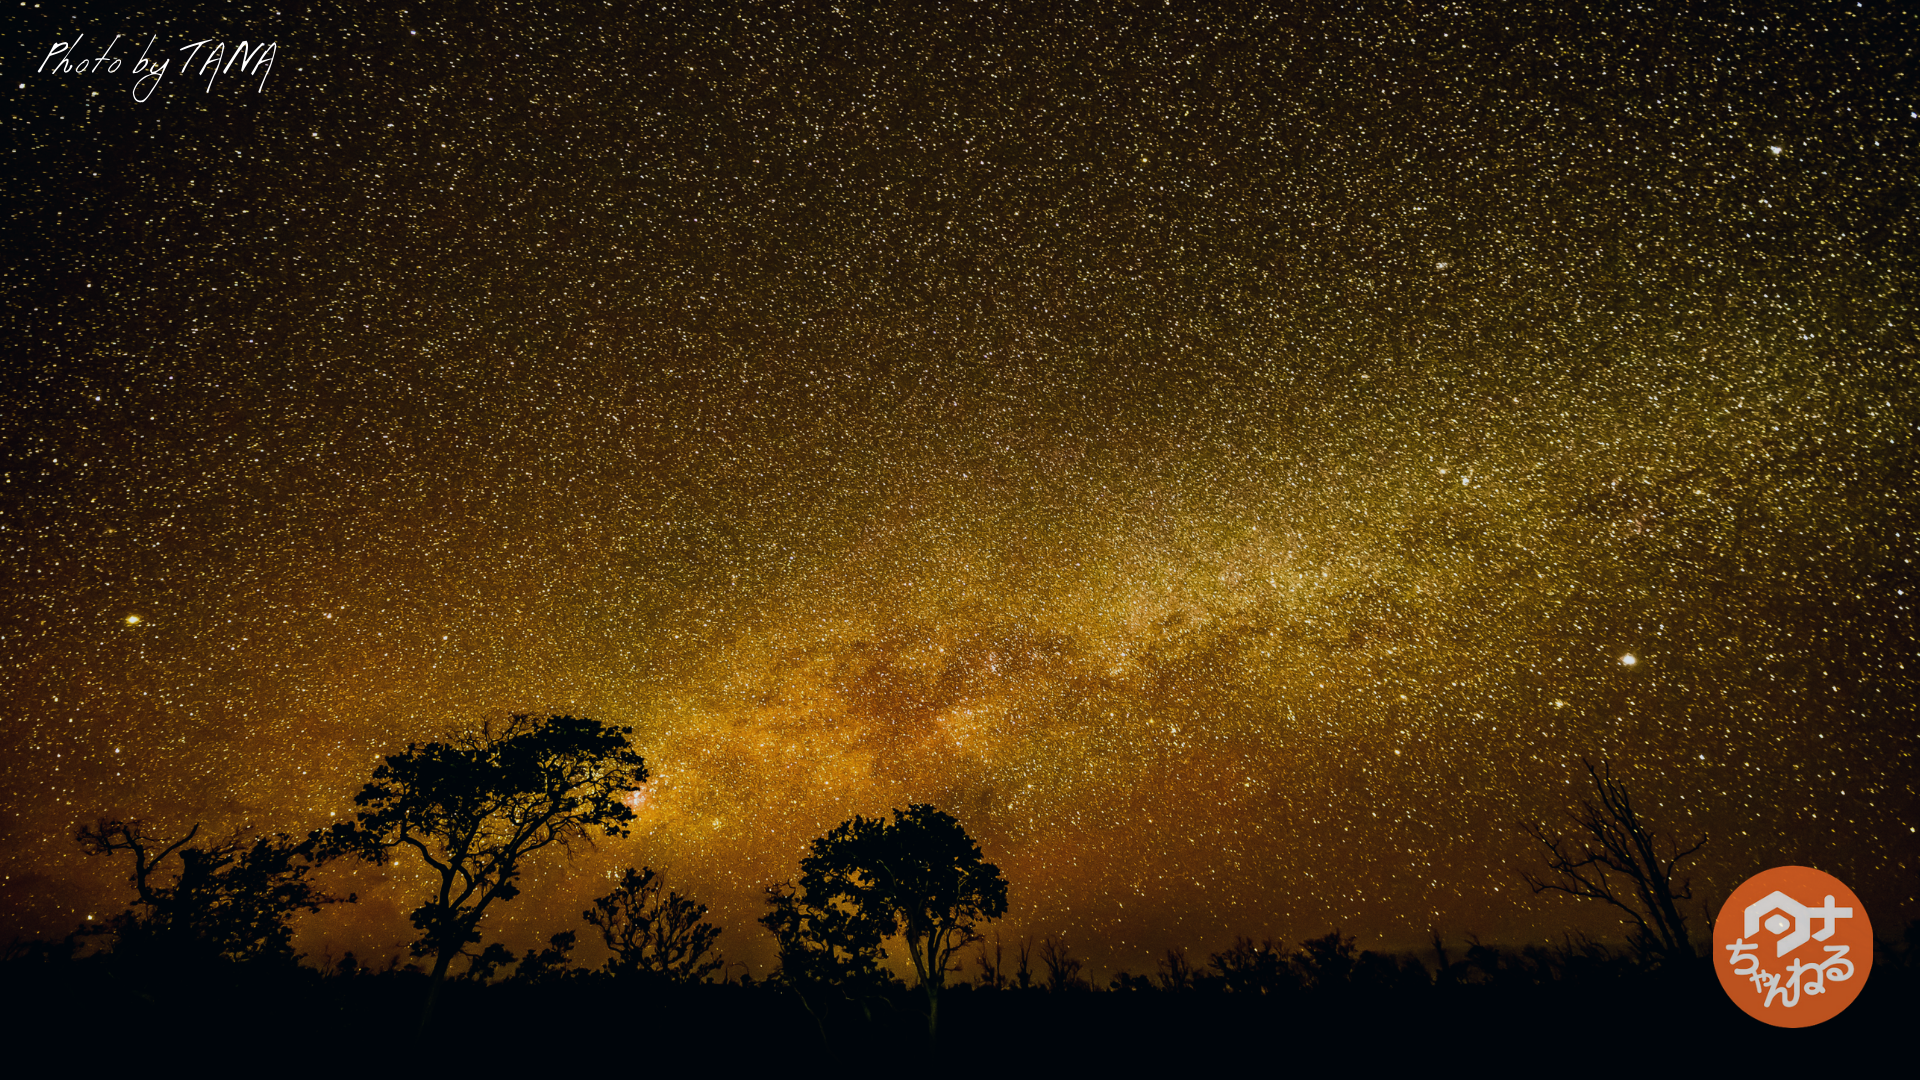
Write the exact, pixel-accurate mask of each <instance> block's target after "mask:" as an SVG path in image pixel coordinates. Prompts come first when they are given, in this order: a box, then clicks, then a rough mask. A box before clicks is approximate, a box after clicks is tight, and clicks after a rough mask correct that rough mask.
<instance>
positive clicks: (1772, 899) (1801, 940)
mask: <svg viewBox="0 0 1920 1080" xmlns="http://www.w3.org/2000/svg"><path fill="white" fill-rule="evenodd" d="M1768 912H1772V913H1773V917H1772V918H1769V919H1768V920H1767V922H1766V927H1767V929H1768V930H1771V931H1773V932H1774V933H1776V934H1786V936H1785V937H1783V938H1781V939H1780V940H1779V941H1778V942H1776V943H1775V944H1774V946H1773V948H1774V953H1773V955H1774V956H1776V957H1778V956H1785V955H1787V954H1788V953H1790V952H1792V951H1793V950H1795V949H1797V948H1799V947H1800V946H1802V945H1805V944H1806V943H1807V939H1808V938H1812V939H1813V940H1815V941H1825V940H1827V939H1828V938H1830V937H1832V936H1833V920H1835V919H1851V918H1853V909H1852V908H1850V907H1843V908H1837V907H1834V906H1833V897H1832V896H1828V897H1827V902H1826V905H1825V906H1823V907H1817V908H1810V907H1808V906H1806V905H1805V904H1802V903H1801V902H1800V901H1798V900H1795V899H1794V898H1793V897H1791V896H1788V895H1787V894H1786V893H1783V892H1780V891H1778V890H1775V891H1773V892H1770V893H1768V894H1767V895H1765V896H1763V897H1761V898H1760V899H1758V900H1756V901H1754V902H1753V903H1751V904H1748V905H1747V920H1746V928H1747V932H1746V934H1745V935H1744V936H1746V937H1753V936H1754V935H1755V934H1758V933H1759V932H1760V917H1761V916H1763V915H1766V914H1767V913H1768ZM1782 912H1784V913H1785V914H1782ZM1788 915H1791V916H1792V917H1793V922H1792V923H1788V922H1787V916H1788ZM1815 919H1819V920H1821V922H1822V924H1823V925H1822V926H1821V927H1820V929H1819V930H1818V931H1815V930H1814V929H1813V920H1815ZM1789 925H1791V926H1792V927H1793V933H1791V934H1787V933H1786V930H1787V927H1788V926H1789Z"/></svg>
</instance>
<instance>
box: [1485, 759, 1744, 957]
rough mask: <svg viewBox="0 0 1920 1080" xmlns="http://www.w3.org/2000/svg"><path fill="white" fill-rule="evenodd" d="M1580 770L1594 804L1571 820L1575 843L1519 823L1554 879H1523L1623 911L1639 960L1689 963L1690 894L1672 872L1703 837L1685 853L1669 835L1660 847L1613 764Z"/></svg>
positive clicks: (1534, 885)
mask: <svg viewBox="0 0 1920 1080" xmlns="http://www.w3.org/2000/svg"><path fill="white" fill-rule="evenodd" d="M1581 764H1583V765H1585V766H1586V767H1587V775H1588V776H1589V777H1591V778H1592V779H1593V786H1594V790H1595V792H1596V794H1597V795H1598V802H1596V801H1594V800H1593V799H1588V800H1585V801H1583V802H1582V803H1581V804H1580V812H1579V813H1577V814H1575V815H1573V820H1574V823H1575V824H1576V825H1577V826H1578V827H1579V833H1578V834H1576V838H1575V839H1573V840H1566V839H1562V838H1560V837H1558V836H1552V835H1549V834H1548V832H1547V829H1546V826H1545V825H1543V824H1541V823H1539V822H1530V823H1527V824H1524V825H1522V826H1521V828H1522V829H1523V830H1524V831H1525V832H1526V833H1527V834H1528V835H1530V836H1532V837H1533V838H1534V839H1535V840H1536V841H1538V842H1539V843H1540V845H1541V846H1542V847H1544V848H1545V849H1546V852H1547V869H1548V870H1549V871H1550V872H1551V874H1552V875H1553V876H1552V877H1551V878H1540V877H1536V876H1534V875H1533V874H1532V873H1526V874H1523V875H1522V876H1523V877H1524V878H1525V879H1526V882H1527V884H1528V885H1530V886H1532V888H1533V891H1534V892H1536V893H1542V892H1563V893H1566V894H1568V895H1569V896H1577V897H1580V898H1582V899H1586V900H1600V901H1603V902H1605V903H1608V904H1611V905H1613V906H1614V907H1616V908H1618V909H1620V910H1621V911H1622V912H1625V913H1626V915H1627V917H1628V918H1629V919H1631V920H1632V921H1633V925H1634V932H1633V946H1634V949H1635V950H1636V951H1637V952H1638V953H1639V954H1640V956H1641V958H1642V959H1643V960H1652V961H1662V962H1674V961H1682V960H1692V959H1693V958H1694V952H1693V943H1692V942H1691V941H1689V940H1688V938H1687V920H1686V917H1685V916H1684V915H1682V914H1681V913H1680V904H1679V902H1680V901H1682V900H1690V899H1692V898H1693V889H1692V887H1691V885H1690V883H1687V882H1684V881H1683V882H1681V883H1680V885H1679V887H1678V888H1676V887H1675V886H1674V882H1673V874H1674V869H1675V868H1676V867H1677V866H1679V864H1680V863H1681V861H1682V860H1684V859H1687V858H1689V857H1691V856H1692V855H1693V854H1694V853H1695V852H1698V851H1699V850H1700V849H1701V848H1702V847H1704V846H1706V843H1707V841H1706V838H1705V837H1702V838H1701V839H1699V840H1697V841H1695V842H1693V843H1692V844H1690V845H1688V846H1686V847H1684V848H1683V847H1681V845H1680V844H1679V842H1677V841H1675V840H1674V839H1673V838H1672V837H1671V836H1669V837H1666V838H1664V841H1663V840H1662V838H1660V837H1657V836H1656V835H1655V834H1654V833H1653V832H1652V830H1650V829H1648V828H1647V826H1646V825H1645V824H1644V823H1643V822H1641V820H1640V815H1639V813H1638V812H1637V811H1635V810H1634V807H1633V800H1632V798H1631V797H1630V796H1629V795H1628V794H1627V790H1626V788H1624V787H1622V786H1621V785H1620V783H1619V782H1618V781H1616V780H1615V779H1614V778H1613V769H1612V766H1610V765H1608V764H1607V763H1605V762H1602V763H1601V765H1600V766H1599V767H1598V768H1595V767H1594V764H1593V762H1591V761H1588V760H1586V759H1585V758H1582V759H1581ZM1663 850H1664V852H1665V854H1662V851H1663Z"/></svg>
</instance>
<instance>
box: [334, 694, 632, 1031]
mask: <svg viewBox="0 0 1920 1080" xmlns="http://www.w3.org/2000/svg"><path fill="white" fill-rule="evenodd" d="M632 733H633V729H632V728H616V727H610V726H607V725H604V724H601V723H599V722H598V721H595V720H588V719H584V718H581V719H576V718H574V717H571V716H554V717H548V718H545V719H539V718H535V717H532V716H526V715H519V716H515V717H513V718H512V719H511V720H510V721H509V722H508V723H507V724H506V725H505V726H504V727H503V728H502V729H500V730H497V731H496V730H494V729H493V728H492V727H491V726H485V727H482V728H481V729H480V730H479V731H478V732H468V733H465V734H462V735H459V736H456V737H454V738H452V739H450V740H449V741H447V742H443V743H441V742H435V743H427V744H425V745H420V744H417V743H415V744H410V745H408V747H407V750H406V752H405V753H403V754H394V755H391V756H389V757H388V758H387V759H386V760H385V762H384V763H383V764H382V765H381V766H380V767H379V768H377V769H375V770H374V773H373V780H372V781H371V782H370V783H368V784H367V785H366V786H365V787H364V788H362V789H361V791H360V793H359V794H358V795H356V796H354V802H355V804H357V805H359V806H361V807H363V808H364V809H362V810H361V811H360V812H359V813H358V815H357V817H356V820H354V821H352V822H341V823H339V824H337V825H335V826H334V828H333V831H332V834H331V836H330V838H329V841H330V843H331V844H332V846H333V847H334V848H335V849H336V850H339V851H343V852H349V853H352V854H355V855H358V856H359V857H361V858H363V859H366V860H367V861H369V862H374V863H385V862H386V861H387V860H388V859H390V858H392V857H393V854H394V852H395V851H397V850H399V849H402V848H411V849H412V850H413V851H414V853H415V854H417V855H418V856H419V857H420V858H421V860H422V861H424V862H425V863H426V864H427V866H428V867H430V868H431V869H432V870H433V871H434V873H435V874H436V875H437V877H438V879H439V881H438V885H437V887H436V888H435V890H434V892H433V894H432V895H431V896H429V897H428V899H427V902H426V903H424V904H422V905H420V907H418V908H416V909H414V911H413V913H412V918H413V925H414V927H415V929H417V930H418V931H419V932H420V937H419V938H418V940H416V941H415V942H414V943H413V945H412V951H413V954H414V955H415V956H432V957H433V974H432V981H431V983H430V989H429V990H428V993H427V1000H426V1004H425V1007H424V1009H423V1012H422V1019H421V1022H422V1024H425V1023H426V1022H427V1019H428V1018H430V1017H431V1016H432V1013H433V1005H434V1001H435V1000H436V999H437V997H438V994H439V990H440V986H441V984H442V983H443V982H444V981H445V980H446V976H447V968H448V966H449V965H450V964H451V963H452V962H453V960H454V958H455V957H456V956H459V955H460V954H461V952H462V951H463V950H464V949H465V948H466V947H467V946H468V945H471V944H475V943H477V942H478V941H479V940H480V931H479V925H480V920H481V919H482V917H484V916H485V915H486V913H487V909H488V908H490V907H491V906H492V905H493V904H495V903H497V902H502V901H507V900H511V899H513V898H514V897H515V896H517V895H518V894H519V892H520V889H519V886H518V884H517V882H518V880H519V877H520V872H521V869H522V866H523V864H524V863H525V861H526V859H527V857H528V856H530V855H532V854H533V853H535V852H537V851H540V850H541V849H543V848H546V847H550V846H558V847H560V848H562V849H565V848H567V847H569V846H570V845H571V844H572V843H574V842H575V841H583V840H589V839H590V836H591V834H592V832H593V831H595V830H598V831H600V832H602V833H604V834H605V835H608V836H625V835H627V823H628V822H630V821H632V820H633V817H634V815H633V811H632V810H630V809H629V808H628V807H627V805H626V802H625V799H626V796H627V794H628V793H629V792H631V791H634V790H636V789H637V788H638V787H639V786H640V785H641V784H642V783H644V782H645V781H646V779H647V770H646V765H645V763H644V762H643V761H642V759H641V757H640V755H639V753H637V752H636V751H635V750H634V749H633V747H632V745H631V744H630V743H629V742H628V741H627V736H628V735H631V734H632Z"/></svg>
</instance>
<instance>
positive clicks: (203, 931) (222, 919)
mask: <svg viewBox="0 0 1920 1080" xmlns="http://www.w3.org/2000/svg"><path fill="white" fill-rule="evenodd" d="M199 832H200V826H198V825H195V826H194V827H193V828H191V829H189V830H188V831H187V834H186V835H185V836H182V837H180V838H179V839H178V840H171V841H169V840H164V839H160V838H158V837H152V836H148V835H147V834H146V833H145V832H144V830H143V828H142V826H141V823H140V822H138V821H115V820H108V819H105V818H103V819H101V820H100V821H99V822H98V823H97V824H94V825H90V826H84V827H82V828H81V830H80V834H79V837H78V839H79V841H80V844H81V846H82V847H83V848H85V849H86V851H87V853H88V854H90V855H106V856H109V857H112V856H114V855H117V854H119V853H121V852H126V853H127V854H129V855H131V856H132V857H133V872H132V875H131V877H130V879H129V880H130V882H131V883H132V885H133V888H134V892H135V895H136V897H137V899H136V900H135V906H136V907H137V908H139V909H140V910H138V911H135V910H131V909H130V910H128V911H126V912H123V913H122V914H121V915H119V916H118V917H116V918H115V919H113V920H112V921H111V922H109V923H108V929H109V930H111V931H112V933H113V934H114V936H115V943H114V951H115V952H116V953H120V954H123V955H129V956H142V955H144V956H148V957H155V958H164V959H167V960H170V961H182V960H191V959H193V958H200V959H209V958H219V959H224V960H230V961H240V962H257V961H278V962H284V963H292V962H293V961H294V960H296V959H297V958H298V957H297V956H296V954H295V953H294V951H293V927H292V924H291V920H292V918H293V916H294V914H296V913H297V912H299V911H302V910H305V911H309V912H315V911H319V910H320V908H321V906H323V905H325V904H333V903H339V902H341V901H340V899H339V898H337V897H334V896H329V895H328V894H326V893H325V892H322V891H321V890H320V888H319V887H318V886H317V885H316V884H315V883H314V882H312V881H310V880H309V879H308V875H309V874H310V873H311V872H312V871H313V869H314V867H315V866H317V865H318V864H319V862H320V861H321V860H322V859H323V858H324V855H323V854H322V853H320V851H319V848H320V847H321V839H322V837H321V834H319V833H317V832H316V833H311V834H309V835H308V836H307V838H306V839H305V840H300V841H295V840H293V839H292V838H291V837H289V836H287V835H286V834H285V833H275V834H273V835H270V836H259V837H254V838H253V839H252V840H249V839H248V838H247V836H246V835H245V833H244V831H243V832H236V833H235V834H234V835H233V836H232V837H230V838H228V839H227V840H224V841H221V842H220V843H216V844H205V845H195V844H193V838H194V837H195V836H197V835H199ZM354 899H355V898H354V897H352V896H349V897H347V898H346V900H347V901H348V902H351V901H352V900H354Z"/></svg>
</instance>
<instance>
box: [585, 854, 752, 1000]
mask: <svg viewBox="0 0 1920 1080" xmlns="http://www.w3.org/2000/svg"><path fill="white" fill-rule="evenodd" d="M662 890H665V892H666V895H664V896H662V895H661V892H662ZM706 914H707V905H705V904H697V903H695V902H694V901H693V900H691V899H689V898H688V897H685V896H681V895H680V894H679V893H677V892H674V891H673V890H671V889H666V886H665V883H664V882H662V881H661V880H660V876H659V875H658V874H655V873H654V872H653V869H652V868H651V867H642V868H641V869H639V870H635V869H633V868H632V867H628V868H627V872H626V874H625V875H623V876H622V877H621V879H620V884H619V886H618V887H617V888H615V889H614V890H613V891H612V892H610V893H608V894H607V895H605V896H601V897H598V898H596V899H595V900H594V901H593V907H591V908H589V909H587V910H586V911H584V912H582V913H581V917H582V918H584V919H586V920H587V922H588V924H589V925H591V926H593V927H594V928H595V929H597V930H599V931H600V937H601V938H602V939H603V940H605V941H606V943H607V952H608V954H609V955H608V957H607V963H606V968H605V970H606V972H607V974H609V975H613V976H615V977H622V976H635V975H638V976H641V977H651V978H655V979H663V980H665V981H668V982H676V983H693V982H702V981H705V979H706V977H707V976H709V975H711V974H713V973H714V972H716V971H718V970H720V967H721V965H722V964H723V963H725V961H723V960H721V959H720V956H719V954H718V953H713V943H714V939H715V938H717V937H719V936H720V928H719V927H717V926H715V925H713V924H712V923H710V922H707V921H706ZM709 953H712V955H711V956H709V955H708V954H709Z"/></svg>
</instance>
